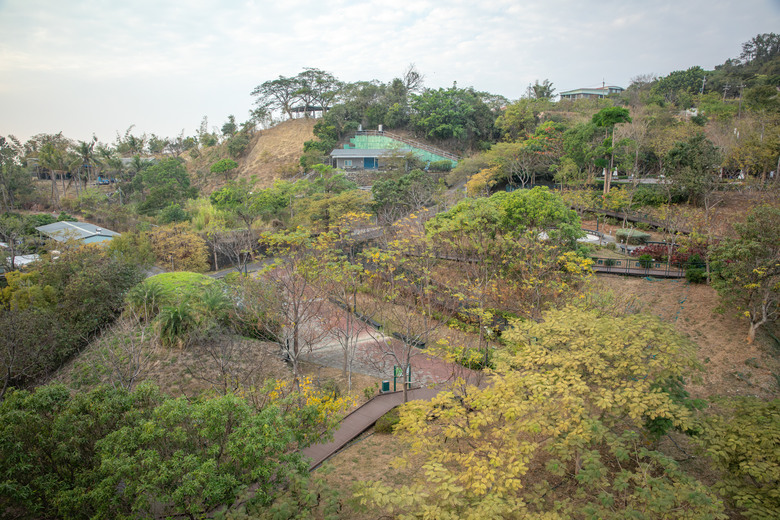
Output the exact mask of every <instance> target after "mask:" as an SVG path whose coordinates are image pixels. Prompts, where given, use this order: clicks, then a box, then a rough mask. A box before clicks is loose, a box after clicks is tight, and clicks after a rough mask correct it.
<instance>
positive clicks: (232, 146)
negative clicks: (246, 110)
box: [227, 132, 249, 158]
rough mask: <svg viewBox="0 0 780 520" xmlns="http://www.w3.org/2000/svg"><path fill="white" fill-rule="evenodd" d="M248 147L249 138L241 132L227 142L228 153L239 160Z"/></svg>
mask: <svg viewBox="0 0 780 520" xmlns="http://www.w3.org/2000/svg"><path fill="white" fill-rule="evenodd" d="M247 146H249V136H248V135H247V134H246V133H244V132H239V133H237V134H236V135H234V136H233V137H231V138H230V139H228V142H227V149H228V153H229V154H230V156H231V157H233V158H238V157H240V156H241V154H243V153H244V150H246V148H247Z"/></svg>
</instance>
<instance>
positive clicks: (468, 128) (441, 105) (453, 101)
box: [411, 86, 494, 147]
mask: <svg viewBox="0 0 780 520" xmlns="http://www.w3.org/2000/svg"><path fill="white" fill-rule="evenodd" d="M411 107H412V111H413V112H412V125H413V126H414V127H415V128H416V129H417V130H419V131H420V132H423V133H424V134H425V137H427V138H429V139H437V140H440V141H446V140H452V141H455V142H456V143H459V146H460V147H473V146H474V145H475V144H476V143H477V141H489V140H490V139H491V138H492V134H493V121H494V116H493V113H492V112H491V111H490V109H489V108H488V107H487V105H485V103H483V102H482V100H481V99H480V98H479V96H478V95H477V93H476V92H475V91H474V90H473V89H459V88H457V86H453V87H451V88H449V89H442V88H440V89H438V90H426V91H425V92H423V93H422V94H420V95H413V96H412V101H411Z"/></svg>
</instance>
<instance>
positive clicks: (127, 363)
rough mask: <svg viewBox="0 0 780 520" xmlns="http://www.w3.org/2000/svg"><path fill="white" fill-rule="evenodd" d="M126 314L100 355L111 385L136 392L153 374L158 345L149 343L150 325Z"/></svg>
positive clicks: (109, 333)
mask: <svg viewBox="0 0 780 520" xmlns="http://www.w3.org/2000/svg"><path fill="white" fill-rule="evenodd" d="M126 312H127V315H126V316H125V317H123V318H122V319H120V320H119V321H118V322H117V323H116V325H115V326H114V327H113V328H112V329H111V330H110V331H107V332H106V333H105V334H103V336H102V337H101V339H100V343H99V345H100V346H99V349H98V352H99V354H100V360H101V361H102V363H103V368H104V369H105V370H106V371H107V372H108V380H109V382H110V383H111V385H112V386H114V388H124V389H125V390H132V389H133V388H134V387H135V385H136V384H138V383H139V382H140V381H142V380H143V379H145V378H146V376H147V375H148V374H149V371H150V369H151V367H152V365H153V362H154V357H155V346H154V344H155V342H152V341H149V338H150V337H151V334H149V333H148V329H149V327H150V325H148V324H146V323H142V322H141V321H140V316H138V315H136V314H134V313H132V312H130V311H126Z"/></svg>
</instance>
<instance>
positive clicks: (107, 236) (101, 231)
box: [35, 221, 119, 244]
mask: <svg viewBox="0 0 780 520" xmlns="http://www.w3.org/2000/svg"><path fill="white" fill-rule="evenodd" d="M35 229H37V230H38V231H39V232H40V233H41V234H43V235H46V236H47V237H49V238H51V239H53V240H56V241H57V242H66V241H68V240H76V241H78V242H81V243H83V244H94V243H95V242H106V241H108V240H112V239H113V238H114V237H117V236H119V233H117V232H116V231H111V230H110V229H105V228H101V227H98V226H96V225H95V224H90V223H88V222H68V221H62V222H54V223H53V224H47V225H45V226H39V227H37V228H35Z"/></svg>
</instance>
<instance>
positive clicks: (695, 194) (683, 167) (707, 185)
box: [666, 133, 720, 203]
mask: <svg viewBox="0 0 780 520" xmlns="http://www.w3.org/2000/svg"><path fill="white" fill-rule="evenodd" d="M719 165H720V154H719V153H718V149H717V148H715V145H713V144H712V142H710V140H709V139H707V138H706V137H705V136H704V134H701V133H700V134H696V135H694V136H692V137H689V138H688V140H686V141H684V142H677V143H676V144H675V145H674V147H673V148H672V149H671V150H669V153H667V154H666V171H667V172H668V175H669V177H670V178H671V179H672V181H673V182H674V183H675V184H676V185H677V186H678V187H679V188H680V189H681V190H682V191H683V192H684V193H685V194H686V195H687V197H688V202H689V203H690V202H696V203H701V202H703V200H702V199H703V197H704V195H705V193H706V192H707V190H708V189H711V187H712V184H713V183H715V182H717V179H716V178H715V175H716V171H717V168H718V166H719Z"/></svg>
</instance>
